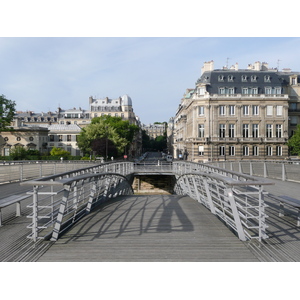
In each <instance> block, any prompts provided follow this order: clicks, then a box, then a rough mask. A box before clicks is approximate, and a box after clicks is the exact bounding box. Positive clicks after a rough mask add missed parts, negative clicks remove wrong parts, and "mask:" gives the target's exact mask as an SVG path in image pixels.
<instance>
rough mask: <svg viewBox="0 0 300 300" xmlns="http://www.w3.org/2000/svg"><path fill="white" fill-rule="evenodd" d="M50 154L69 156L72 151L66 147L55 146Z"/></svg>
mask: <svg viewBox="0 0 300 300" xmlns="http://www.w3.org/2000/svg"><path fill="white" fill-rule="evenodd" d="M50 155H51V156H59V157H63V158H67V157H68V156H70V152H69V151H66V150H64V149H61V148H56V147H53V148H52V149H51V151H50Z"/></svg>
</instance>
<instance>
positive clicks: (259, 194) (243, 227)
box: [173, 162, 273, 241]
mask: <svg viewBox="0 0 300 300" xmlns="http://www.w3.org/2000/svg"><path fill="white" fill-rule="evenodd" d="M173 166H174V173H176V174H177V176H178V175H179V177H178V178H177V183H176V186H175V192H176V193H177V194H186V195H188V196H190V197H191V198H193V199H195V200H197V201H198V202H199V203H201V204H203V205H204V206H206V207H207V208H208V209H209V210H210V212H211V213H212V214H214V215H216V216H218V217H219V218H220V219H221V220H222V221H223V222H224V223H225V224H226V225H227V226H229V227H230V228H231V229H232V230H234V231H235V232H236V233H237V235H238V237H239V238H240V239H241V240H243V241H245V240H247V239H258V240H259V241H261V240H262V239H266V238H268V235H267V233H266V229H267V227H268V226H267V223H266V218H267V215H266V213H265V208H266V204H265V202H264V194H265V193H264V190H263V186H264V185H270V184H273V183H272V182H270V181H268V180H266V179H263V178H262V179H260V178H259V179H257V178H255V177H253V176H250V175H247V174H242V173H239V172H234V171H230V170H226V169H223V168H219V167H214V166H210V165H206V164H197V163H192V162H175V163H173Z"/></svg>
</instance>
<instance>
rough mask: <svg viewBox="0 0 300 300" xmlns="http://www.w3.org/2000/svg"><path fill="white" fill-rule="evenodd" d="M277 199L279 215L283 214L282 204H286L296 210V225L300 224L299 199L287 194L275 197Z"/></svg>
mask: <svg viewBox="0 0 300 300" xmlns="http://www.w3.org/2000/svg"><path fill="white" fill-rule="evenodd" d="M276 198H277V200H278V201H279V206H280V207H279V217H283V216H284V204H287V205H289V206H291V207H293V208H295V209H296V210H297V226H300V200H298V199H294V198H292V197H289V196H279V197H276Z"/></svg>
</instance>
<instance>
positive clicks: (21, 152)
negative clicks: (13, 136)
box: [9, 146, 27, 160]
mask: <svg viewBox="0 0 300 300" xmlns="http://www.w3.org/2000/svg"><path fill="white" fill-rule="evenodd" d="M9 156H10V157H11V158H12V160H24V159H26V156H27V151H26V149H25V148H24V147H22V146H15V147H12V148H11V150H10V154H9Z"/></svg>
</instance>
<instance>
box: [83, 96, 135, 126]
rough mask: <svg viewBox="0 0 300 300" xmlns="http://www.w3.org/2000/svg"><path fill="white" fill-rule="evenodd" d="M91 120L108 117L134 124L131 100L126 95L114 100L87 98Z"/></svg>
mask: <svg viewBox="0 0 300 300" xmlns="http://www.w3.org/2000/svg"><path fill="white" fill-rule="evenodd" d="M89 105H90V114H91V118H95V117H100V116H104V115H109V116H112V117H121V118H122V119H124V120H128V121H129V122H130V123H131V124H136V116H135V114H134V112H133V107H132V100H131V98H130V97H129V96H128V95H124V96H122V97H119V98H116V99H110V98H108V97H106V98H104V99H94V98H93V97H90V98H89Z"/></svg>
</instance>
